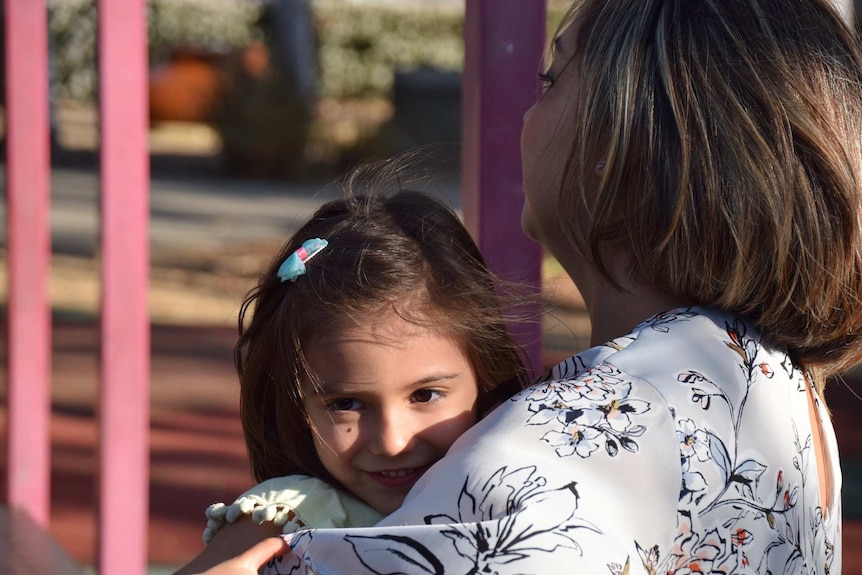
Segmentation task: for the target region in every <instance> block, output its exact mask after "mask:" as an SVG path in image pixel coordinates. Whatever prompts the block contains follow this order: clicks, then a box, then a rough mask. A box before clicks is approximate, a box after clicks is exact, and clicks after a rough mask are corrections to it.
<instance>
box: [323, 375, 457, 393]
mask: <svg viewBox="0 0 862 575" xmlns="http://www.w3.org/2000/svg"><path fill="white" fill-rule="evenodd" d="M462 375H463V374H462V373H460V372H454V373H434V374H431V375H429V376H427V377H423V378H422V379H418V380H416V381H414V382H412V383H409V384H407V385H406V386H405V389H414V388H419V387H422V386H424V385H429V384H433V383H441V382H444V381H450V380H452V379H457V378H459V377H461V376H462ZM370 392H371V390H369V389H368V388H367V387H366V384H361V383H360V384H356V383H351V382H347V381H345V382H328V381H322V382H320V384H319V385H316V386H314V387H313V388H312V390H311V393H313V394H314V395H362V394H365V393H370Z"/></svg>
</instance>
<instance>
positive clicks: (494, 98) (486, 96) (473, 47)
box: [461, 0, 547, 369]
mask: <svg viewBox="0 0 862 575" xmlns="http://www.w3.org/2000/svg"><path fill="white" fill-rule="evenodd" d="M546 19H547V16H546V7H545V2H544V0H467V4H466V18H465V23H464V42H465V62H464V75H463V78H464V80H463V95H462V102H463V103H462V113H461V117H462V126H463V127H462V130H463V140H464V146H463V156H462V163H463V166H462V182H461V196H462V203H463V206H464V220H465V223H466V224H467V227H468V228H469V229H470V231H471V233H472V234H473V237H475V238H477V241H478V243H479V247H480V249H481V250H482V253H483V254H484V256H485V258H486V259H487V260H488V265H489V266H490V267H491V269H492V270H494V272H495V273H497V274H498V275H499V276H500V277H502V278H504V279H507V280H511V281H517V282H525V283H529V284H531V285H535V286H541V265H542V249H541V246H540V245H539V244H538V243H536V242H534V241H532V240H531V239H529V238H528V237H527V236H526V235H524V232H523V231H521V209H522V206H523V203H524V200H523V192H522V190H521V183H522V176H521V152H520V134H521V122H522V119H523V117H524V113H525V112H526V111H527V109H528V108H529V107H530V106H531V105H533V102H535V100H536V72H537V70H538V67H539V64H540V60H541V57H542V53H543V51H544V47H545V28H546V26H547V24H546ZM541 311H542V310H541V308H540V306H538V305H535V306H527V307H525V308H523V309H520V310H518V313H525V314H527V316H528V317H530V318H531V320H530V321H528V322H527V323H523V324H521V323H518V324H517V325H513V326H512V332H513V334H514V335H515V337H516V338H517V340H518V341H519V343H521V344H522V345H524V346H525V349H526V351H527V356H528V358H529V359H530V361H531V363H532V366H533V368H534V369H541V367H542V359H541V356H542V325H541ZM532 318H535V319H532Z"/></svg>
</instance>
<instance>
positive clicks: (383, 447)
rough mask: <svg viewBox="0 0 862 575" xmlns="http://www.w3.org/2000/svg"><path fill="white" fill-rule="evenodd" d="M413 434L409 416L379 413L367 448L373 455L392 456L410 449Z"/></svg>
mask: <svg viewBox="0 0 862 575" xmlns="http://www.w3.org/2000/svg"><path fill="white" fill-rule="evenodd" d="M414 436H415V431H414V430H413V428H412V426H411V425H410V418H409V417H404V416H403V414H399V413H393V412H387V413H381V414H380V416H379V417H378V418H377V425H376V429H375V430H373V431H372V434H371V436H370V437H371V439H370V445H369V450H370V451H371V452H372V453H374V454H375V455H383V456H387V457H394V456H396V455H399V454H401V453H404V452H405V451H410V449H411V448H412V443H413V438H414Z"/></svg>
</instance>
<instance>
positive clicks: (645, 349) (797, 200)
mask: <svg viewBox="0 0 862 575" xmlns="http://www.w3.org/2000/svg"><path fill="white" fill-rule="evenodd" d="M567 22H568V24H567V25H566V26H565V27H564V28H563V31H562V33H561V34H560V35H558V37H557V38H556V40H555V42H554V54H553V57H552V59H551V65H550V67H549V68H548V69H547V71H543V72H542V73H541V74H540V75H541V76H542V78H543V80H544V81H545V83H546V86H545V90H544V93H543V95H542V96H541V97H540V98H539V100H538V101H537V102H536V104H535V105H534V106H533V108H532V109H531V110H530V111H529V112H528V114H527V115H526V116H525V119H524V128H523V134H522V155H523V166H524V191H525V196H526V203H525V207H524V214H523V226H524V229H525V230H526V231H527V232H528V233H529V234H530V235H531V236H532V237H534V238H535V239H537V240H538V241H540V242H541V243H542V244H543V245H544V246H545V247H546V248H547V249H548V250H550V252H551V253H552V254H553V255H554V256H555V257H556V258H557V259H558V260H559V261H560V263H561V264H562V265H563V267H564V268H565V270H566V272H567V273H568V274H569V275H570V276H571V277H572V278H573V279H574V281H575V283H576V284H577V286H578V288H579V289H580V290H581V292H582V293H583V295H584V298H585V301H586V302H587V307H588V310H589V313H590V317H591V321H592V325H593V334H592V344H593V345H594V346H595V347H593V348H591V349H590V350H587V351H586V352H583V353H581V354H579V355H577V356H575V357H573V358H571V359H569V360H567V361H566V362H563V363H562V364H561V365H560V366H558V367H557V368H555V369H554V370H552V372H551V374H550V375H549V377H548V378H547V380H546V381H545V382H542V383H538V384H536V385H534V386H533V387H531V388H529V389H527V390H525V391H524V392H522V393H521V394H519V395H517V396H515V397H514V398H512V399H511V400H510V401H508V402H506V403H505V404H504V405H503V406H501V407H500V408H498V409H497V410H496V411H494V412H493V413H491V414H490V415H489V416H488V417H487V418H486V419H484V420H483V421H481V422H480V423H479V424H478V425H477V426H476V427H474V428H473V429H471V430H470V431H468V432H467V433H466V434H465V435H464V436H462V437H461V439H459V440H458V441H457V442H456V443H455V444H454V445H453V446H452V447H451V449H450V451H449V452H448V454H447V455H446V457H444V458H443V459H442V460H440V461H439V462H438V463H437V465H435V466H434V467H433V468H432V469H431V470H429V471H428V473H426V475H425V476H424V477H423V478H422V479H421V480H420V481H419V482H418V483H417V484H416V485H415V487H414V488H413V490H412V491H411V493H410V494H409V495H408V497H407V499H406V500H405V502H404V505H403V506H402V507H401V509H400V510H398V511H396V512H395V513H393V514H392V515H390V516H389V517H387V518H386V519H384V520H383V521H382V522H381V523H380V524H378V526H376V527H374V528H368V529H356V530H312V531H306V532H301V533H299V534H297V535H295V536H292V537H289V538H288V544H289V545H290V547H291V549H292V552H291V553H288V554H286V555H284V556H283V557H282V558H281V559H279V560H276V561H274V562H271V563H270V564H269V566H268V568H267V569H268V571H267V572H273V573H277V572H282V573H288V572H290V573H294V572H297V573H305V572H308V571H312V572H315V573H359V572H370V573H394V572H399V573H425V572H430V573H443V572H447V573H448V572H453V573H454V572H464V573H483V572H489V573H525V572H528V573H557V572H560V571H565V572H576V573H607V572H611V573H632V574H633V573H658V572H667V573H692V572H721V573H749V572H757V573H765V572H771V573H803V572H804V573H817V574H822V573H829V572H833V573H838V572H840V571H841V552H840V545H841V539H840V525H841V509H840V497H839V493H840V485H841V481H840V469H839V467H838V461H837V449H836V446H835V440H834V434H833V431H832V428H831V425H830V422H829V418H828V414H827V412H826V410H825V406H824V405H823V403H822V399H821V392H822V387H823V383H824V380H825V378H826V377H828V376H830V375H833V374H836V373H838V372H840V371H841V370H843V369H846V368H847V367H849V366H851V365H853V364H855V363H858V362H859V361H860V359H862V354H860V346H859V334H860V333H862V301H860V297H859V294H860V293H862V289H860V288H862V285H860V284H862V250H861V249H860V246H862V244H860V241H862V237H860V221H859V214H860V207H862V206H860V192H859V190H860V183H862V150H860V142H859V134H862V73H860V70H862V65H860V64H861V63H862V60H860V55H859V51H858V47H857V45H856V43H855V40H854V39H853V38H852V36H851V34H850V32H849V31H848V30H847V29H846V28H845V26H844V25H843V24H842V22H841V20H840V18H839V16H838V14H837V12H836V11H835V9H834V7H833V6H832V5H831V4H830V3H829V2H828V0H614V1H612V2H605V1H603V0H580V1H578V2H576V3H575V5H574V7H573V8H572V10H571V13H570V17H569V18H568V19H567ZM265 546H269V548H267V547H265ZM274 552H278V545H277V543H276V542H274V541H267V542H265V543H264V544H263V546H261V547H255V548H254V549H253V550H252V551H251V552H249V553H248V554H245V555H243V556H241V557H240V559H239V560H237V561H238V563H234V564H232V565H221V566H219V567H217V568H216V569H221V570H222V571H215V570H214V571H213V572H223V573H242V572H244V571H242V569H243V567H242V565H248V564H249V561H253V560H255V559H256V558H257V557H258V555H265V554H267V553H274ZM255 554H258V555H255ZM242 561H245V562H246V563H242ZM224 569H228V570H227V571H224Z"/></svg>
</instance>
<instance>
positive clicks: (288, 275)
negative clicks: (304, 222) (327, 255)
mask: <svg viewBox="0 0 862 575" xmlns="http://www.w3.org/2000/svg"><path fill="white" fill-rule="evenodd" d="M328 245H329V242H328V241H326V240H322V239H320V238H312V239H310V240H305V241H304V242H302V246H301V247H300V248H299V249H297V250H296V251H295V252H293V253H292V254H290V255H289V256H288V257H287V259H286V260H284V262H282V264H281V266H279V268H278V272H277V273H276V275H277V276H278V277H279V279H281V281H282V283H284V282H286V281H288V280H290V281H292V282H294V281H296V278H298V277H299V276H301V275H303V274H305V262H307V261H308V260H310V259H311V258H313V257H314V256H316V255H317V254H318V253H320V251H321V250H322V249H323V248H325V247H326V246H328Z"/></svg>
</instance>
